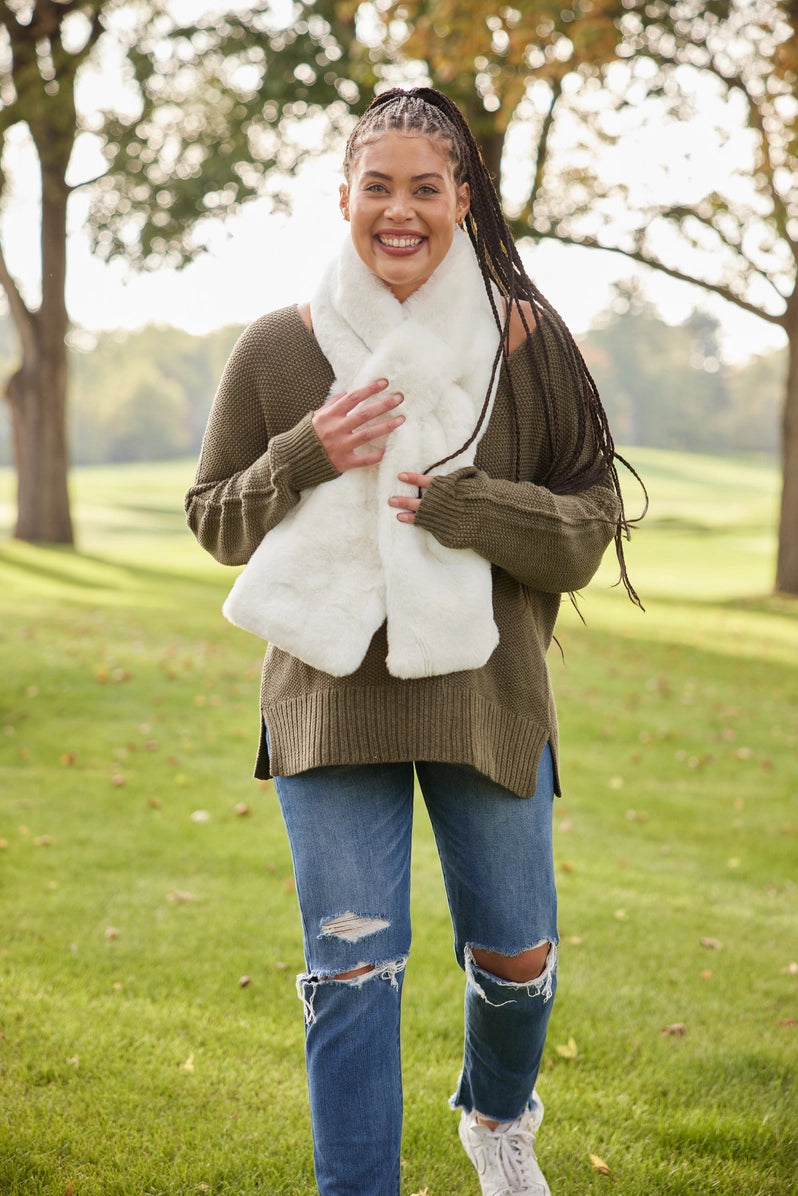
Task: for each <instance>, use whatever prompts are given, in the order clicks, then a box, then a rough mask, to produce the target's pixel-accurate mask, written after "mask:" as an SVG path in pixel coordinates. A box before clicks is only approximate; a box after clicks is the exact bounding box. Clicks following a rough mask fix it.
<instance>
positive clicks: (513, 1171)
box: [459, 1109, 551, 1196]
mask: <svg viewBox="0 0 798 1196" xmlns="http://www.w3.org/2000/svg"><path fill="white" fill-rule="evenodd" d="M539 1124H540V1116H539V1114H537V1111H535V1112H534V1113H529V1112H527V1113H522V1114H521V1116H520V1117H518V1118H516V1120H515V1121H504V1122H500V1123H499V1125H498V1127H497V1128H496V1129H495V1130H492V1129H491V1128H490V1127H489V1126H487V1125H480V1124H479V1122H478V1121H477V1115H476V1113H466V1111H465V1109H463V1112H462V1114H461V1116H460V1130H459V1132H460V1141H461V1142H462V1143H463V1147H464V1149H465V1152H466V1154H467V1155H468V1157H469V1159H470V1160H471V1162H472V1163H473V1164H474V1166H475V1167H476V1169H477V1175H478V1176H479V1182H480V1185H481V1186H482V1196H551V1190H550V1188H549V1185H548V1184H547V1183H546V1180H545V1179H544V1177H543V1172H542V1171H541V1170H540V1167H539V1166H538V1161H537V1159H536V1158H535V1130H536V1129H537V1127H538V1125H539Z"/></svg>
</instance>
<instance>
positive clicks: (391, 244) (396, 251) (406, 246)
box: [374, 233, 426, 257]
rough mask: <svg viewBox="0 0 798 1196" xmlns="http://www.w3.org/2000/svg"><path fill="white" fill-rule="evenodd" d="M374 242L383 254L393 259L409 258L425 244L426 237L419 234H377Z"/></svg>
mask: <svg viewBox="0 0 798 1196" xmlns="http://www.w3.org/2000/svg"><path fill="white" fill-rule="evenodd" d="M374 240H375V241H376V242H377V244H378V245H379V247H380V249H381V250H382V251H383V253H387V254H388V255H389V256H391V257H407V256H408V255H410V254H413V253H415V252H416V250H417V249H419V248H420V246H421V245H423V244H424V242H425V240H426V237H422V236H420V235H419V234H418V233H377V234H376V235H375V237H374Z"/></svg>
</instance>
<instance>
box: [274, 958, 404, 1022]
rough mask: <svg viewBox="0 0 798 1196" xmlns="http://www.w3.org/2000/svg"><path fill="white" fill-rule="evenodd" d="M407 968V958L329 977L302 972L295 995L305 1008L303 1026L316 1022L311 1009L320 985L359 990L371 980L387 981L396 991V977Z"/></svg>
mask: <svg viewBox="0 0 798 1196" xmlns="http://www.w3.org/2000/svg"><path fill="white" fill-rule="evenodd" d="M406 967H407V956H404V957H402V958H401V959H391V960H385V961H383V962H382V963H359V964H358V965H357V966H356V967H355V968H353V969H352V971H351V972H347V973H343V974H341V973H337V972H332V973H330V975H314V974H312V973H309V972H302V973H300V974H299V975H298V976H297V978H296V994H297V996H298V997H299V999H300V1001H301V1002H302V1004H303V1006H304V1008H305V1025H306V1026H312V1025H313V1023H314V1022H315V1020H316V1012H315V1010H314V1008H313V1005H314V1002H315V999H316V992H317V991H318V988H319V986H320V985H322V984H337V985H339V986H340V987H342V988H349V989H352V990H353V991H354V990H357V989H361V988H363V986H364V985H365V984H369V983H370V982H371V981H373V980H387V981H388V983H389V984H390V986H391V988H395V989H398V988H399V981H398V979H397V977H398V976H399V974H400V972H403V971H404V970H405V968H406Z"/></svg>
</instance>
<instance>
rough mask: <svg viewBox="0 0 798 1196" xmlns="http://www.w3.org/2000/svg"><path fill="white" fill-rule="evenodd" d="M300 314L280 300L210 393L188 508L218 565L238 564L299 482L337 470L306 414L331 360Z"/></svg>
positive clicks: (284, 509)
mask: <svg viewBox="0 0 798 1196" xmlns="http://www.w3.org/2000/svg"><path fill="white" fill-rule="evenodd" d="M292 317H293V318H292ZM298 322H299V317H298V316H297V315H296V313H295V309H286V310H285V311H283V312H279V313H274V314H273V315H272V316H267V317H264V318H263V319H262V320H259V321H256V323H255V324H253V325H251V326H250V328H248V329H247V330H246V332H245V333H244V334H243V336H242V337H241V339H240V340H239V341H238V344H237V345H236V347H235V348H234V350H233V352H232V355H231V357H230V360H229V361H228V363H227V366H226V367H225V370H224V374H223V376H222V380H221V382H220V384H219V389H218V390H217V392H216V397H215V399H214V401H213V406H212V408H211V413H210V416H209V419H208V426H207V428H206V431H205V436H204V439H203V443H202V453H201V455H200V461H199V465H198V467H197V474H196V477H195V479H194V485H193V486H192V487H191V489H190V490H189V491H188V493H187V495H186V516H187V519H188V524H189V527H190V528H191V530H192V531H193V533H194V535H195V536H196V537H197V540H198V541H199V543H200V544H201V545H202V547H203V548H205V549H206V550H207V551H208V552H209V553H211V555H212V556H214V557H215V558H216V560H217V561H220V562H221V564H224V565H241V564H244V563H245V562H246V561H247V560H249V558H250V556H251V555H252V553H253V552H254V551H255V549H256V548H257V546H258V544H260V542H261V540H262V539H263V537H264V535H265V534H266V532H267V531H269V530H270V529H271V528H272V527H274V526H275V525H276V524H277V523H279V522H280V520H281V519H282V518H283V517H284V516H285V515H286V514H287V513H288V511H289V510H290V509H291V507H293V506H294V505H295V504H296V503H297V502H298V501H299V497H300V493H301V491H302V490H306V489H308V488H309V487H311V486H317V485H318V484H319V483H320V482H325V481H328V480H329V479H331V478H334V477H336V476H337V471H336V469H335V467H334V466H333V465H332V464H331V462H330V460H329V458H328V457H327V454H326V453H325V451H324V449H323V447H322V445H321V442H320V441H319V439H318V437H317V436H316V433H315V431H314V429H313V424H312V422H311V415H312V411H313V410H314V409H315V408H316V407H318V406H319V405H320V404H321V403H322V402H323V401H324V398H325V396H326V394H327V390H328V388H329V385H330V381H331V378H330V371H329V366H328V365H327V362H326V361H325V359H324V358H323V356H322V355H321V350H319V349H318V346H317V345H316V342H315V341H314V340H313V338H312V336H311V334H310V333H308V332H307V330H306V329H304V326H302V327H301V328H300V327H299V326H298ZM303 334H304V335H303Z"/></svg>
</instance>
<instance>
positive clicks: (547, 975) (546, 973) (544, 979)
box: [465, 939, 557, 1008]
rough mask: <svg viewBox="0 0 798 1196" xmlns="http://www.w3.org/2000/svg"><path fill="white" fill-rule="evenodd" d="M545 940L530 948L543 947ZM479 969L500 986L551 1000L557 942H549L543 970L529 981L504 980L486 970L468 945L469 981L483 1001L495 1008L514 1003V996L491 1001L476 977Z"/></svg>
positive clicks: (466, 957) (467, 965) (555, 972)
mask: <svg viewBox="0 0 798 1196" xmlns="http://www.w3.org/2000/svg"><path fill="white" fill-rule="evenodd" d="M545 942H546V940H545V939H543V940H541V942H539V943H535V944H534V946H533V947H530V948H529V950H534V947H542V946H543V945H544V943H545ZM520 954H522V952H519V955H520ZM477 971H479V972H481V973H482V974H483V975H484V976H490V979H491V981H492V982H493V984H494V985H496V986H497V987H498V988H507V989H516V990H520V991H523V992H525V993H527V994H528V995H529V996H530V997H537V996H540V997H542V998H543V1001H544V1002H546V1001H550V1000H551V998H552V997H553V995H554V977H555V976H556V974H557V944H556V943H553V942H549V953H548V955H547V956H546V964H545V967H544V968H543V971H542V972H541V973H540V975H539V976H536V977H535V978H534V980H527V981H517V980H504V979H502V977H501V976H494V975H492V973H490V972H487V971H485V969H484V968H480V966H479V964H478V963H477V962H476V960H475V958H474V950H473V948H472V947H470V946H468V945H467V946H466V949H465V972H466V977H467V978H468V982H469V984H470V985H471V987H472V988H473V989H474V991H475V992H476V993H477V994H478V995H479V996H480V997H481V998H482V1000H483V1001H485V1002H486V1003H487V1004H488V1005H493V1006H494V1007H495V1008H499V1007H500V1006H502V1005H512V1004H513V1002H514V998H510V999H509V1000H507V1001H491V1000H490V998H489V997H488V995H487V993H486V992H485V989H484V987H483V986H482V985H481V984H480V983H479V980H478V979H477V977H476V972H477Z"/></svg>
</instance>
